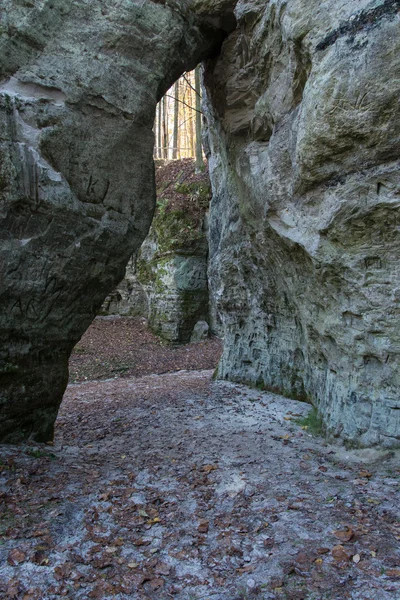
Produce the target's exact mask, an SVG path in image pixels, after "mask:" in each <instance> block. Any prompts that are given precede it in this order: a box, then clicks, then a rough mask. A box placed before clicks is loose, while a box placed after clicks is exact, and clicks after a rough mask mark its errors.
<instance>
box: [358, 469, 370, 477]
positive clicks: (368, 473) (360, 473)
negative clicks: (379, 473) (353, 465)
mask: <svg viewBox="0 0 400 600" xmlns="http://www.w3.org/2000/svg"><path fill="white" fill-rule="evenodd" d="M358 474H359V476H360V477H368V478H369V477H372V473H370V472H369V471H367V470H366V469H365V470H364V471H360V472H359V473H358Z"/></svg>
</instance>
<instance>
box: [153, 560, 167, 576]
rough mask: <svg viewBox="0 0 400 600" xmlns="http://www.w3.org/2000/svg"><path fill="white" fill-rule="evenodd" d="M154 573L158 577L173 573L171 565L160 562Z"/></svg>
mask: <svg viewBox="0 0 400 600" xmlns="http://www.w3.org/2000/svg"><path fill="white" fill-rule="evenodd" d="M154 571H155V572H156V573H157V574H158V575H169V573H170V571H171V567H170V566H169V565H167V563H163V562H158V563H157V565H156V566H155V569H154Z"/></svg>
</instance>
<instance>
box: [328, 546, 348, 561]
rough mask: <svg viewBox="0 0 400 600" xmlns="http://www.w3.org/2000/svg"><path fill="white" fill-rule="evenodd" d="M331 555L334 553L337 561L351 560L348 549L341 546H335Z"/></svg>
mask: <svg viewBox="0 0 400 600" xmlns="http://www.w3.org/2000/svg"><path fill="white" fill-rule="evenodd" d="M331 553H332V556H333V558H334V559H335V560H337V561H344V560H349V558H350V556H349V555H348V553H347V552H346V549H345V548H344V547H343V546H341V545H338V546H334V547H333V548H332V551H331Z"/></svg>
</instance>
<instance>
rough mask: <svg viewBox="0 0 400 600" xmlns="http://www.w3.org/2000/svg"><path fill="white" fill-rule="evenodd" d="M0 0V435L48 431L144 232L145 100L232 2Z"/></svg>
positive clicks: (210, 49) (194, 51)
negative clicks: (88, 335)
mask: <svg viewBox="0 0 400 600" xmlns="http://www.w3.org/2000/svg"><path fill="white" fill-rule="evenodd" d="M188 4H190V3H186V2H171V3H169V2H167V3H165V2H160V3H156V2H150V1H146V0H145V1H143V0H140V1H136V2H132V1H128V0H126V1H123V2H119V1H118V2H117V1H116V0H109V1H106V2H98V1H95V0H77V1H75V2H70V1H68V2H66V1H63V0H49V1H45V2H41V1H40V2H39V0H38V1H36V2H32V3H25V4H23V3H22V4H20V3H18V4H16V3H15V2H14V1H13V0H3V1H2V8H3V11H2V28H1V33H2V36H1V45H0V79H1V80H2V81H3V83H2V84H1V86H0V109H1V113H0V114H1V117H0V118H1V121H0V123H1V125H0V128H1V146H0V153H1V162H0V170H1V172H0V193H1V221H2V223H1V246H0V253H1V254H0V256H1V258H0V261H1V262H0V270H1V282H2V284H1V291H0V306H1V310H0V319H1V326H0V331H1V350H0V385H1V400H0V402H1V404H0V407H1V418H0V439H2V440H3V441H18V440H21V439H26V438H28V437H32V438H34V439H36V440H38V441H45V440H48V439H50V438H51V436H52V430H53V424H54V421H55V418H56V415H57V411H58V407H59V404H60V402H61V399H62V396H63V392H64V389H65V387H66V384H67V379H68V357H69V354H70V352H71V350H72V348H73V346H74V345H75V343H76V342H77V341H78V339H79V338H80V336H81V335H82V333H83V332H84V331H85V329H86V328H87V327H88V325H89V324H90V322H91V321H92V319H93V318H94V316H95V315H96V312H97V311H98V309H99V307H100V306H101V303H102V301H103V300H104V297H105V296H106V294H107V293H108V292H109V291H110V290H111V289H112V288H113V287H114V286H115V284H116V283H117V282H118V281H119V280H120V279H121V278H122V276H123V273H124V268H125V264H126V263H127V261H128V259H129V257H130V256H131V254H132V253H133V251H134V250H136V249H137V248H138V247H139V245H140V244H141V242H142V241H143V239H144V237H145V235H146V233H147V231H148V228H149V226H150V222H151V218H152V214H153V210H154V202H155V190H154V173H153V160H152V150H153V133H152V127H153V122H154V113H155V106H156V102H157V101H158V100H159V99H160V97H161V96H162V94H163V93H164V92H165V91H166V89H167V88H168V87H169V86H170V85H171V84H172V83H173V81H174V80H175V79H176V78H177V77H179V76H180V75H181V73H182V72H183V71H184V70H187V69H190V68H193V67H194V66H195V65H196V64H198V62H200V61H201V60H203V59H204V58H206V57H207V56H210V55H212V54H213V53H215V52H216V51H217V50H218V49H219V48H220V45H221V43H222V40H223V39H224V38H225V37H226V35H227V33H228V32H229V30H230V29H231V28H232V23H233V20H232V18H229V15H228V14H227V10H228V9H229V4H230V3H229V2H217V3H212V4H214V8H210V10H209V11H206V12H205V14H204V15H202V14H201V10H200V11H198V13H196V11H195V10H194V9H195V8H196V4H199V3H198V2H197V3H196V2H193V3H191V4H193V9H191V8H190V6H188Z"/></svg>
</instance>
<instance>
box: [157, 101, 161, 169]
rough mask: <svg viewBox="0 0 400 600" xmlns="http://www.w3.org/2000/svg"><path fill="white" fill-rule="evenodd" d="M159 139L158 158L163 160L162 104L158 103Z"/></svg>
mask: <svg viewBox="0 0 400 600" xmlns="http://www.w3.org/2000/svg"><path fill="white" fill-rule="evenodd" d="M157 139H158V142H157V144H158V148H157V150H158V153H157V157H158V158H162V149H161V148H162V103H161V101H160V102H159V103H158V128H157Z"/></svg>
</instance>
